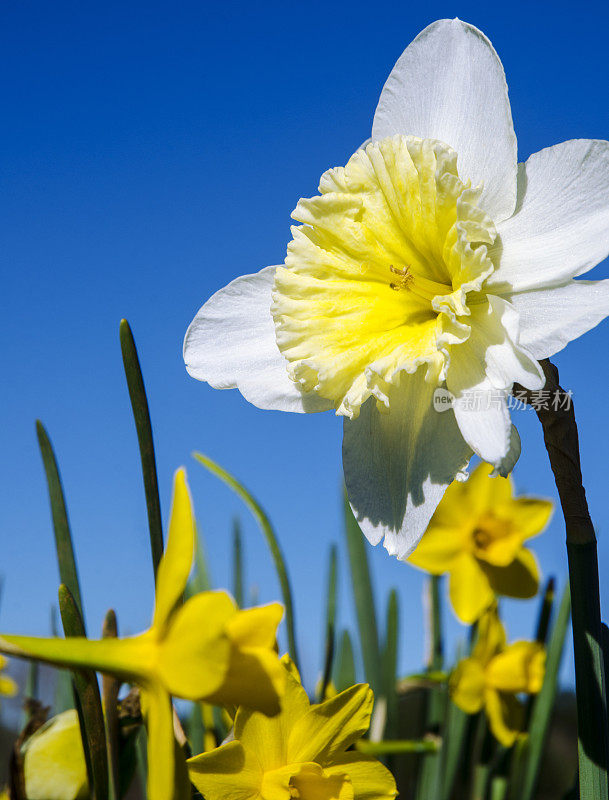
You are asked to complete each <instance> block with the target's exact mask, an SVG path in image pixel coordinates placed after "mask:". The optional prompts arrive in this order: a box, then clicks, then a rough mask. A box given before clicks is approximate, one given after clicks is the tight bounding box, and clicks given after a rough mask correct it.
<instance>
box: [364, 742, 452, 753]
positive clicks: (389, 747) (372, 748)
mask: <svg viewBox="0 0 609 800" xmlns="http://www.w3.org/2000/svg"><path fill="white" fill-rule="evenodd" d="M439 748H440V744H439V742H438V741H436V740H435V739H429V740H428V739H420V740H418V739H414V740H413V739H397V740H391V739H386V740H385V741H383V742H369V741H367V740H366V739H361V740H360V741H359V742H356V743H355V749H356V750H358V751H359V752H360V753H365V754H366V755H369V756H380V755H387V754H389V753H437V752H438V750H439Z"/></svg>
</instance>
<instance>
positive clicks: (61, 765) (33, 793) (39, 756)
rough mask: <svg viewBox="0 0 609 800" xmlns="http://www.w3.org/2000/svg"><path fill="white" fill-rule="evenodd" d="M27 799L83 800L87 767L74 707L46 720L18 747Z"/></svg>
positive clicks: (86, 789) (85, 794) (87, 793)
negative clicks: (19, 748)
mask: <svg viewBox="0 0 609 800" xmlns="http://www.w3.org/2000/svg"><path fill="white" fill-rule="evenodd" d="M21 757H22V759H23V777H24V781H25V794H26V797H27V798H28V800H84V798H86V797H89V789H88V784H87V767H86V764H85V754H84V750H83V746H82V739H81V737H80V723H79V722H78V714H77V713H76V711H75V710H74V709H70V710H69V711H64V712H63V713H62V714H58V715H57V716H56V717H53V718H52V719H50V720H49V721H48V722H47V723H46V724H45V725H43V726H42V727H41V728H39V729H38V730H37V731H36V733H34V734H33V735H32V736H30V737H29V739H26V741H25V743H24V745H23V747H22V748H21Z"/></svg>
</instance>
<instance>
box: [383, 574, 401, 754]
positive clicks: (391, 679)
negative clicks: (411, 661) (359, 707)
mask: <svg viewBox="0 0 609 800" xmlns="http://www.w3.org/2000/svg"><path fill="white" fill-rule="evenodd" d="M399 623H400V611H399V605H398V594H397V592H396V590H395V589H391V591H390V592H389V597H388V600H387V617H386V622H385V643H384V647H383V660H382V664H383V685H384V693H385V697H386V699H387V720H386V722H385V736H387V737H388V738H389V739H393V738H394V737H395V736H396V735H397V721H398V695H397V669H398V641H399Z"/></svg>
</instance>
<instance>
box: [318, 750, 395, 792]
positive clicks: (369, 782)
mask: <svg viewBox="0 0 609 800" xmlns="http://www.w3.org/2000/svg"><path fill="white" fill-rule="evenodd" d="M324 772H325V773H326V774H327V775H333V774H334V773H338V774H342V773H344V774H346V775H348V776H349V780H350V781H351V784H352V786H353V796H354V800H393V798H394V797H395V796H396V794H397V788H396V785H395V779H394V777H393V775H392V774H391V772H389V770H388V769H387V767H385V766H383V764H381V762H380V761H378V760H377V759H376V758H373V757H372V756H366V755H364V754H363V753H354V752H352V751H349V752H348V753H340V754H338V755H336V756H334V758H333V759H332V764H330V765H329V766H325V767H324Z"/></svg>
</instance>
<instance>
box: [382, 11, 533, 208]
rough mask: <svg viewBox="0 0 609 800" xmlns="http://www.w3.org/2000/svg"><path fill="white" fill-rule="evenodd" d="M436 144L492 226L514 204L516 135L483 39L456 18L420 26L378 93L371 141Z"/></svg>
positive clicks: (501, 80)
mask: <svg viewBox="0 0 609 800" xmlns="http://www.w3.org/2000/svg"><path fill="white" fill-rule="evenodd" d="M395 133H402V134H406V135H408V134H410V135H412V136H420V137H421V138H423V139H426V138H429V139H440V140H441V141H443V142H445V143H446V144H448V145H450V146H451V147H452V148H453V149H454V150H456V151H457V154H458V168H459V174H460V176H461V177H462V178H463V179H465V180H467V179H468V178H469V179H470V180H471V181H472V184H473V185H478V184H479V183H483V184H484V191H483V193H482V198H481V200H480V205H481V206H482V208H483V209H484V210H485V211H486V212H487V213H488V214H489V215H490V216H491V217H492V218H493V220H494V222H495V223H498V222H501V221H502V220H504V219H507V217H509V216H511V214H512V213H513V211H514V207H515V205H516V170H517V159H516V136H515V134H514V126H513V124H512V112H511V110H510V103H509V100H508V94H507V85H506V82H505V73H504V72H503V67H502V65H501V61H500V60H499V57H498V56H497V53H496V52H495V50H494V49H493V46H492V45H491V43H490V42H489V40H488V39H487V38H486V36H485V35H484V34H483V33H482V32H481V31H479V30H478V29H477V28H474V27H473V26H472V25H468V24H467V23H465V22H461V20H458V19H454V20H440V21H438V22H434V23H433V24H431V25H430V26H429V27H427V28H425V30H424V31H422V32H421V33H420V34H419V35H418V36H417V38H416V39H415V40H414V41H413V42H412V44H410V45H409V46H408V47H407V48H406V50H405V51H404V52H403V53H402V55H401V56H400V58H399V59H398V61H397V63H396V65H395V67H394V68H393V70H392V71H391V74H390V75H389V78H388V79H387V83H386V84H385V86H384V88H383V91H382V93H381V98H380V100H379V104H378V107H377V109H376V113H375V115H374V124H373V127H372V138H373V139H382V138H384V137H386V136H392V135H393V134H395Z"/></svg>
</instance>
